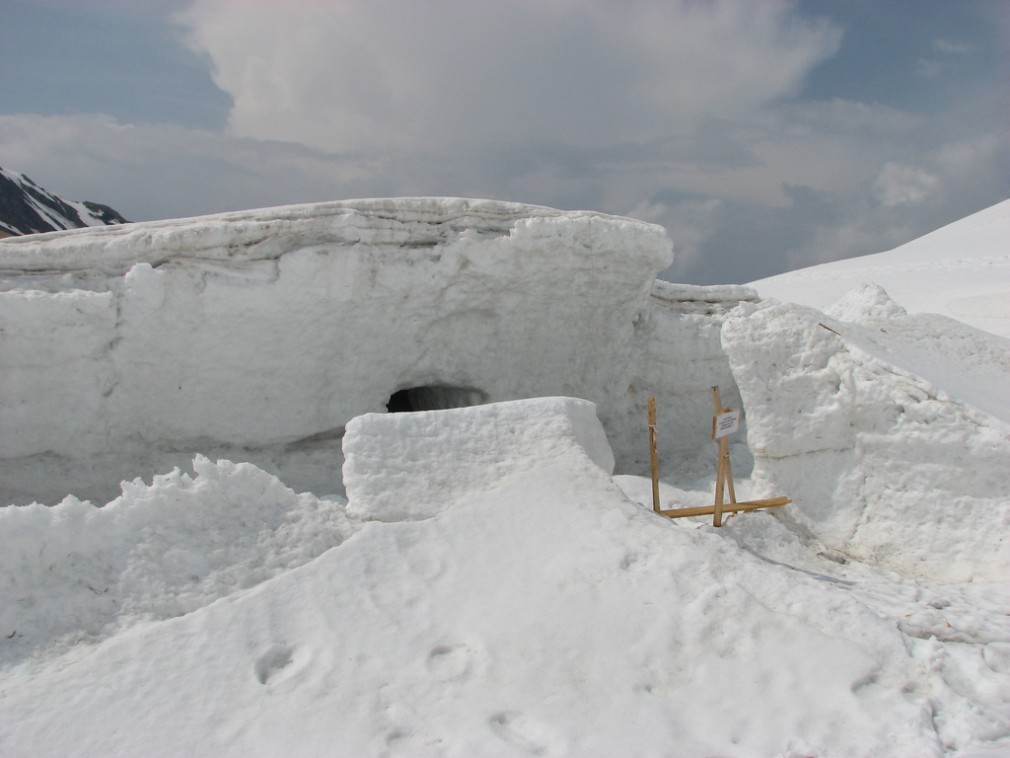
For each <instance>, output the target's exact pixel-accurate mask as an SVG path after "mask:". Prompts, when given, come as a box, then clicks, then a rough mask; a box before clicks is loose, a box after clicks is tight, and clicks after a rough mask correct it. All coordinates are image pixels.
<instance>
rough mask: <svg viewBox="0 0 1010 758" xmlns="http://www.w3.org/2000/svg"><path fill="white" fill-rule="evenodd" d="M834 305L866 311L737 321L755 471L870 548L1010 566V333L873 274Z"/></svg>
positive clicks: (895, 563) (907, 557)
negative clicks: (913, 304) (888, 291)
mask: <svg viewBox="0 0 1010 758" xmlns="http://www.w3.org/2000/svg"><path fill="white" fill-rule="evenodd" d="M861 306H862V308H861ZM835 312H837V313H838V314H839V315H842V316H845V317H847V318H849V319H851V321H849V322H840V321H837V320H834V319H831V318H829V317H827V316H826V315H825V314H823V313H821V312H819V311H815V310H813V309H810V308H805V307H803V306H798V305H785V304H778V305H773V304H763V305H753V306H749V307H741V308H740V309H739V310H738V311H737V312H736V313H735V314H734V315H733V317H732V318H730V319H729V320H728V321H727V322H726V324H725V326H724V328H723V344H724V346H725V348H726V352H727V354H728V355H729V358H730V364H731V366H732V368H733V371H734V374H735V375H736V377H737V381H738V383H739V385H740V391H741V393H742V395H743V399H744V404H745V407H746V408H747V409H748V436H747V440H748V444H749V446H750V449H751V452H752V454H753V455H754V459H755V468H754V473H753V477H754V480H755V485H756V486H757V485H758V483H759V482H760V483H761V484H762V485H764V488H765V489H767V490H768V492H767V493H764V494H771V493H772V492H773V491H774V492H775V493H776V494H777V493H781V492H786V493H789V495H790V496H791V497H792V498H793V500H794V505H793V506H792V507H791V508H789V509H788V512H787V513H786V514H785V516H784V517H785V518H789V519H791V520H793V521H795V522H797V523H798V524H800V525H801V526H802V527H803V528H805V529H806V530H808V532H809V533H810V534H813V535H815V537H816V539H818V540H820V541H821V542H823V543H824V544H825V545H828V546H830V547H832V548H835V549H837V550H840V551H842V552H844V553H846V554H848V555H851V556H855V557H857V558H859V559H861V560H870V561H873V562H875V563H879V564H882V565H885V566H889V567H891V568H893V569H895V570H897V571H900V572H902V573H904V574H907V575H910V576H928V577H931V578H934V579H938V580H941V581H959V582H960V581H969V580H972V579H975V580H989V581H998V580H1005V579H1006V577H1007V576H1010V540H1008V539H1007V534H1008V532H1010V500H1008V497H1007V495H1008V493H1010V465H1007V462H1008V461H1010V423H1008V422H1010V344H1008V341H1007V340H1004V339H1002V338H999V337H996V336H994V335H989V334H987V333H985V332H981V331H978V330H976V329H972V328H971V327H967V326H964V325H963V324H960V323H959V322H956V321H953V320H951V319H947V318H945V317H942V316H931V315H924V316H909V315H907V314H905V313H904V311H903V310H902V309H901V308H899V307H898V306H896V305H895V304H894V303H893V302H890V301H889V300H888V299H887V297H886V295H885V294H884V293H883V292H882V291H881V290H880V289H879V288H878V287H875V286H872V285H870V286H867V287H866V288H864V289H863V290H860V291H857V292H855V293H853V294H852V295H851V296H850V297H849V298H848V299H847V300H846V301H843V302H842V303H841V304H840V305H839V307H838V308H837V309H835ZM955 393H956V394H955Z"/></svg>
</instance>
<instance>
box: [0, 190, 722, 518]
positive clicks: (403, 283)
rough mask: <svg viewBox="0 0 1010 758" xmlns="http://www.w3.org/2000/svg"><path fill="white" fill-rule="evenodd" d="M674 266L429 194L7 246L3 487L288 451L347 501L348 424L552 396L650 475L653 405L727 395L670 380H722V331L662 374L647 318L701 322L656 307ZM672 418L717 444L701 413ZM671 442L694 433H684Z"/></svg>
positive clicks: (581, 215)
mask: <svg viewBox="0 0 1010 758" xmlns="http://www.w3.org/2000/svg"><path fill="white" fill-rule="evenodd" d="M670 260H671V245H670V241H669V239H668V238H667V237H666V234H665V232H664V230H663V229H662V228H660V227H657V226H654V225H650V224H646V223H642V222H637V221H633V220H630V219H622V218H616V217H609V216H604V215H600V214H595V213H587V212H561V211H555V210H551V209H546V208H538V207H533V206H526V205H518V204H511V203H502V202H491V201H471V200H460V199H434V198H415V199H399V200H362V201H347V202H337V203H326V204H316V205H307V206H291V207H286V208H279V209H268V210H261V211H250V212H243V213H232V214H223V215H218V216H210V217H204V218H197V219H183V220H177V221H165V222H150V223H140V224H131V225H128V226H119V227H103V228H96V229H91V230H87V231H74V232H56V233H52V234H48V235H40V236H37V237H30V238H29V237H24V238H10V239H7V240H4V241H3V242H2V243H0V269H3V270H4V271H5V275H4V276H3V278H2V279H0V283H2V284H0V286H2V287H3V290H4V291H2V292H0V319H2V320H3V321H4V322H7V323H17V324H19V325H20V328H19V329H18V330H16V331H5V332H4V333H3V334H2V335H0V349H2V352H3V355H4V358H5V360H4V364H3V366H2V367H0V402H2V403H3V407H4V417H5V419H4V423H5V426H6V433H5V434H4V436H3V438H2V440H0V457H2V458H4V459H7V461H8V462H11V461H13V460H15V459H16V460H17V464H16V465H14V464H13V463H11V465H10V468H11V469H13V473H12V476H11V478H8V479H7V481H8V482H9V483H10V482H15V480H17V479H18V478H20V480H21V484H20V485H19V484H17V483H16V482H15V483H14V484H9V485H8V486H11V487H12V490H13V494H14V496H16V497H20V495H18V494H17V493H18V491H21V492H23V493H24V494H27V493H28V492H29V490H31V491H33V492H34V493H36V494H35V495H34V496H35V497H43V496H45V497H57V498H59V497H62V495H63V494H66V492H62V493H61V492H58V491H53V492H51V493H50V492H44V494H42V495H40V494H38V493H39V492H40V491H41V490H40V489H39V485H42V489H43V490H44V489H45V486H46V485H45V484H44V483H45V481H47V480H48V481H50V482H52V480H53V473H54V472H55V471H58V470H60V465H61V463H60V462H61V461H62V462H64V463H66V462H67V461H70V462H73V461H84V460H88V461H90V463H88V464H87V465H81V466H80V470H79V471H78V472H77V474H75V475H73V476H72V477H71V478H74V479H75V481H76V483H77V485H79V486H83V495H87V488H88V486H90V484H92V483H91V482H87V481H82V478H83V480H86V479H87V478H88V476H91V474H89V472H93V471H94V470H95V467H96V466H100V465H102V464H101V461H100V459H102V458H103V457H104V460H106V461H114V462H117V463H116V465H119V466H120V468H119V469H117V470H116V471H115V473H114V475H112V476H111V481H112V482H114V483H118V481H119V478H120V477H123V478H132V477H133V476H136V475H138V473H153V472H147V471H136V470H130V467H129V466H125V465H124V463H123V461H124V460H125V456H124V453H126V452H128V455H129V457H132V458H133V459H135V460H136V459H139V458H142V457H144V456H145V455H147V456H148V458H149V459H150V461H156V460H157V459H158V456H159V455H160V454H162V453H166V452H177V453H179V455H180V458H181V460H180V461H174V460H173V461H172V462H173V463H175V462H179V463H182V462H185V460H186V459H188V458H189V457H191V454H192V453H194V452H205V453H207V454H211V455H213V454H227V455H240V456H242V458H241V459H243V460H253V461H255V462H257V463H258V464H261V465H266V464H264V463H263V461H264V460H267V463H269V460H268V459H272V460H273V464H272V465H268V466H267V467H268V468H270V470H272V471H277V470H278V468H279V465H278V464H277V458H278V454H279V453H283V454H284V455H292V454H303V455H311V451H312V450H314V449H317V448H318V446H319V445H323V446H324V447H326V445H328V447H326V453H325V455H324V456H323V457H324V459H325V461H324V463H323V464H322V468H323V469H325V472H326V473H325V476H328V477H329V483H328V484H327V482H304V483H302V482H299V483H296V486H297V485H299V484H301V485H303V486H309V485H310V484H311V486H313V487H318V488H320V489H318V490H316V491H322V492H336V491H339V488H340V482H339V473H338V469H339V438H340V436H341V435H342V433H343V428H344V425H345V424H346V423H347V422H348V421H349V420H350V419H351V418H353V417H354V416H357V415H360V414H362V413H368V412H385V411H386V410H387V408H392V409H396V408H401V409H407V410H425V409H431V408H445V407H453V406H462V405H471V404H474V403H478V402H495V401H502V400H511V399H521V398H527V397H541V396H557V395H565V396H574V397H581V398H586V399H588V400H590V401H592V402H594V403H596V404H597V406H598V408H599V415H600V417H601V419H602V421H603V423H604V426H605V427H606V428H607V431H608V434H609V435H610V436H611V439H612V442H613V445H614V449H615V453H616V455H617V458H618V462H619V465H622V464H625V465H627V466H631V467H633V468H634V467H638V468H640V467H641V463H642V460H643V459H645V458H646V454H647V449H646V446H645V445H644V444H643V443H642V439H643V429H644V419H645V400H646V398H647V395H648V394H649V393H650V392H653V391H656V388H657V387H661V386H662V385H665V384H669V385H674V386H677V387H678V388H679V390H680V391H681V392H682V393H683V392H685V391H687V390H689V389H692V388H693V389H695V391H696V395H695V397H694V400H693V401H692V402H694V404H695V406H697V407H699V408H705V403H706V402H707V392H708V387H709V386H710V385H711V384H713V383H717V382H713V381H712V379H711V377H710V376H708V375H706V376H705V377H701V376H697V377H693V378H692V379H691V380H690V381H680V378H682V377H683V376H684V370H685V369H684V367H692V368H691V369H690V370H692V371H694V370H696V363H697V362H696V361H695V358H696V357H698V356H695V355H694V352H699V353H705V354H706V355H709V357H712V356H714V357H715V359H716V363H718V361H721V368H720V372H721V373H720V374H719V375H720V376H722V381H725V382H728V383H729V385H732V377H731V376H730V375H729V372H728V370H726V365H727V364H726V362H725V358H724V357H722V356H721V348H720V347H719V344H718V328H717V327H716V328H714V330H709V331H708V332H707V333H706V334H705V336H703V337H701V338H698V337H695V338H693V339H695V342H694V343H691V344H689V345H688V347H687V348H685V349H686V350H687V354H684V353H683V350H679V353H678V354H680V356H681V358H682V360H680V361H679V364H680V366H681V371H680V372H679V373H678V371H677V367H676V366H675V365H674V364H675V363H677V361H672V360H670V359H668V360H667V361H666V362H665V363H664V364H662V365H661V366H660V367H659V369H658V370H657V371H652V370H651V369H650V368H649V365H650V364H651V363H652V357H651V354H650V352H649V351H650V350H652V349H653V347H652V345H653V343H654V341H655V339H656V335H657V334H658V333H660V332H662V333H666V331H668V330H666V329H665V327H664V326H663V324H662V323H660V325H659V326H657V322H663V323H666V322H670V323H672V321H671V319H672V320H673V321H676V320H677V319H680V318H688V319H697V318H701V317H702V316H699V313H700V311H701V310H704V308H705V307H706V306H704V303H702V302H700V301H699V302H694V303H688V305H687V306H686V308H687V311H691V310H695V311H699V313H693V314H692V313H688V312H679V311H678V312H674V311H676V310H677V308H676V307H674V308H673V310H671V307H672V301H671V300H670V299H669V293H667V298H666V300H665V301H664V299H663V298H658V299H657V297H655V296H653V297H651V298H650V293H651V292H652V288H653V286H654V285H653V282H654V277H655V274H656V273H657V272H658V271H660V270H661V269H663V268H664V267H665V266H667V265H668V264H669V262H670ZM695 289H698V290H699V291H707V290H703V288H695ZM652 294H653V295H655V293H652ZM731 294H732V293H731ZM719 297H721V298H722V299H723V300H726V296H725V293H723V294H722V295H720V296H719ZM676 299H677V298H674V300H676ZM681 299H685V298H683V297H682V298H681ZM691 299H692V297H691V296H686V300H688V301H690V300H691ZM696 299H697V298H696ZM716 299H719V298H716ZM732 299H733V298H732V297H730V298H729V300H732ZM664 302H665V305H664ZM723 305H724V306H725V305H726V303H723ZM678 307H679V306H678ZM681 310H683V308H682V309H681ZM725 310H728V306H727V307H726V308H725ZM694 326H697V325H696V324H695V325H694ZM692 329H693V327H692ZM699 339H700V341H698V340H699ZM696 347H697V350H696V349H695V348H696ZM670 348H671V349H674V350H678V348H676V347H675V346H673V345H671V346H670ZM57 367H59V368H58V369H57ZM668 369H669V370H670V373H667V370H668ZM703 373H704V372H703ZM727 391H729V392H732V391H733V388H732V386H729V387H727ZM661 405H662V404H661ZM664 412H666V413H668V414H669V417H670V418H671V419H672V418H673V417H675V416H678V415H679V414H678V413H677V412H676V408H675V407H674V406H667V407H666V410H664ZM671 423H672V422H671ZM680 423H682V424H689V425H690V426H691V427H692V428H693V429H694V430H695V433H696V435H697V436H696V437H695V438H694V439H695V440H696V444H695V447H696V448H701V447H704V446H705V445H706V442H707V440H706V429H707V424H708V410H704V411H703V412H702V415H701V416H700V418H698V419H693V418H692V419H688V420H687V421H683V420H682V421H681V422H680ZM669 439H671V440H672V439H678V440H680V441H681V442H682V443H683V442H684V435H683V434H681V433H680V431H678V430H676V427H675V426H671V427H670V436H669ZM687 444H690V440H688V442H687ZM236 447H239V448H242V450H241V451H240V452H238V453H236V452H235V451H234V448H236ZM639 448H641V450H639ZM306 451H308V452H306ZM334 455H336V456H338V457H337V458H336V459H334V457H333V456H334ZM257 456H258V457H257ZM67 465H70V464H67ZM152 465H155V464H154V463H152ZM157 465H161V466H162V469H163V461H161V462H160V463H157ZM57 478H58V477H57ZM108 478H110V477H106V479H108ZM57 489H58V487H57ZM70 491H74V492H75V494H78V495H82V491H81V490H70ZM112 494H114V492H113V493H112Z"/></svg>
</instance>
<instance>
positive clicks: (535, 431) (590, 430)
mask: <svg viewBox="0 0 1010 758" xmlns="http://www.w3.org/2000/svg"><path fill="white" fill-rule="evenodd" d="M571 456H586V457H587V458H588V460H590V461H592V462H593V463H595V464H596V465H597V466H599V467H600V468H601V469H603V470H604V471H606V473H608V474H611V473H613V470H614V455H613V452H612V451H611V449H610V444H609V443H608V442H607V436H606V433H605V432H604V431H603V427H602V426H601V425H600V422H599V420H598V419H597V417H596V406H595V405H594V404H593V403H590V402H587V401H585V400H576V399H574V398H542V399H536V400H527V401H515V402H509V403H495V404H493V405H487V406H482V407H478V408H460V409H455V410H445V411H429V412H426V413H409V414H368V415H366V416H359V417H357V418H355V419H353V420H352V421H351V422H350V423H349V424H348V425H347V433H346V435H345V436H344V467H343V474H344V486H345V488H346V490H347V497H348V501H349V505H348V511H349V513H351V514H352V515H354V516H357V517H359V518H363V519H376V520H380V521H403V520H410V519H420V518H429V517H431V516H434V515H435V514H436V513H440V512H441V511H443V510H445V509H446V508H448V507H449V506H450V505H452V504H453V503H454V502H458V501H462V500H463V499H464V498H465V497H466V496H467V495H468V494H470V495H472V494H476V493H477V492H479V491H481V490H484V489H491V488H494V487H496V486H498V485H500V484H501V482H502V481H504V480H506V479H508V478H510V477H513V476H515V475H516V473H517V472H520V471H525V470H529V469H533V468H537V467H542V466H544V465H549V464H550V463H551V462H552V461H553V460H555V459H557V458H566V457H571ZM391 461H395V462H396V464H395V465H391Z"/></svg>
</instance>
